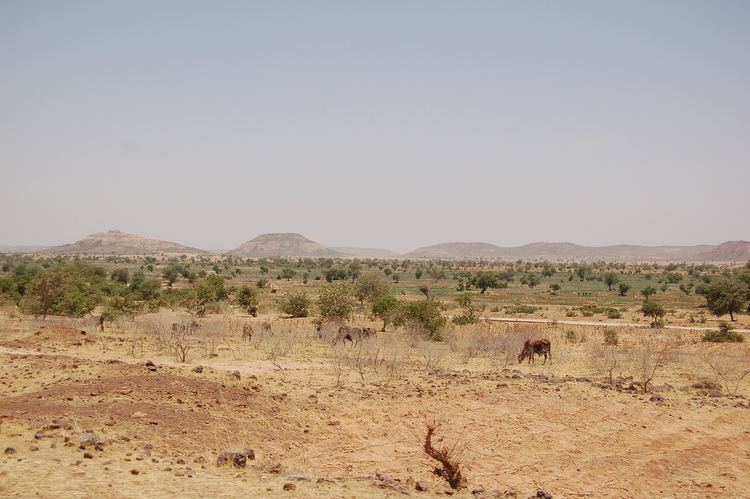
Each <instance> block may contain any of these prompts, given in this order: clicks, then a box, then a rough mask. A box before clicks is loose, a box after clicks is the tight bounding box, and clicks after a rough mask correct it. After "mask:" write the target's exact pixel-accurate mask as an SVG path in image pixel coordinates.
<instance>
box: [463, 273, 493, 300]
mask: <svg viewBox="0 0 750 499" xmlns="http://www.w3.org/2000/svg"><path fill="white" fill-rule="evenodd" d="M469 284H471V285H472V286H474V287H476V288H478V289H479V294H482V295H483V294H484V293H485V291H487V290H488V289H489V288H497V287H498V281H497V275H496V274H494V273H492V272H486V271H482V272H477V273H476V274H475V275H474V276H472V277H471V278H470V279H469Z"/></svg>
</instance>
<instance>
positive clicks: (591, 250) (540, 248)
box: [0, 230, 750, 262]
mask: <svg viewBox="0 0 750 499" xmlns="http://www.w3.org/2000/svg"><path fill="white" fill-rule="evenodd" d="M0 252H6V253H9V252H13V253H44V254H56V255H59V254H107V255H157V254H204V253H206V254H207V253H208V252H206V251H203V250H200V249H197V248H191V247H189V246H184V245H182V244H178V243H174V242H169V241H161V240H157V239H148V238H145V237H141V236H137V235H134V234H125V233H123V232H120V231H118V230H111V231H108V232H100V233H97V234H91V235H90V236H86V237H85V238H83V239H81V240H80V241H76V242H74V243H71V244H65V245H62V246H53V247H49V248H45V247H43V246H0ZM225 253H226V254H229V255H234V256H238V257H243V258H259V257H274V256H281V257H309V258H318V257H330V258H337V257H358V258H432V259H436V258H440V259H479V258H485V259H519V258H520V259H525V260H529V259H547V260H608V261H650V262H667V261H671V262H681V261H685V262H747V261H750V242H749V241H727V242H724V243H721V244H719V245H715V246H713V245H707V244H702V245H696V246H638V245H629V244H620V245H615V246H599V247H596V246H581V245H578V244H573V243H547V242H537V243H531V244H525V245H523V246H515V247H503V246H496V245H494V244H489V243H482V242H476V243H465V242H454V243H442V244H436V245H434V246H425V247H423V248H418V249H415V250H414V251H411V252H409V253H406V254H403V255H399V254H397V253H395V252H393V251H390V250H387V249H379V248H358V247H349V246H346V247H343V246H342V247H333V248H330V247H327V246H324V245H323V244H320V243H318V242H315V241H313V240H310V239H308V238H306V237H305V236H303V235H301V234H295V233H273V234H262V235H260V236H257V237H255V238H254V239H251V240H249V241H247V242H245V243H243V244H242V245H240V246H239V247H237V248H235V249H233V250H230V251H227V252H225Z"/></svg>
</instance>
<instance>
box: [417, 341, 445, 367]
mask: <svg viewBox="0 0 750 499" xmlns="http://www.w3.org/2000/svg"><path fill="white" fill-rule="evenodd" d="M416 349H417V351H418V352H419V355H420V357H421V358H422V361H423V362H424V368H425V370H427V371H432V370H434V369H442V368H443V367H444V361H445V357H446V353H447V352H446V347H445V346H444V345H442V344H441V343H439V342H437V341H431V340H422V341H420V342H419V343H418V344H417V347H416Z"/></svg>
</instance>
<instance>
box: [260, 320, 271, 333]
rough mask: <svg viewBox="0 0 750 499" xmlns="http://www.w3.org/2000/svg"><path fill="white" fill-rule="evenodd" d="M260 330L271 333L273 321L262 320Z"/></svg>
mask: <svg viewBox="0 0 750 499" xmlns="http://www.w3.org/2000/svg"><path fill="white" fill-rule="evenodd" d="M260 330H261V331H263V332H264V333H270V332H271V323H270V322H261V323H260Z"/></svg>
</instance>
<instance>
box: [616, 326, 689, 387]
mask: <svg viewBox="0 0 750 499" xmlns="http://www.w3.org/2000/svg"><path fill="white" fill-rule="evenodd" d="M679 346H680V342H679V340H678V338H676V337H675V336H670V335H668V334H659V333H657V332H653V331H649V332H645V333H642V334H640V335H639V336H638V338H637V340H636V342H635V344H634V345H633V346H632V347H631V348H630V349H629V351H628V365H629V368H630V372H632V374H633V376H634V377H635V378H636V380H637V381H639V382H640V383H641V386H642V387H643V393H648V387H649V384H650V383H651V381H652V380H653V379H654V376H655V375H656V372H657V371H658V370H659V369H660V368H663V367H664V366H665V365H666V364H668V363H670V362H674V360H675V359H676V358H677V354H678V352H679Z"/></svg>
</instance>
